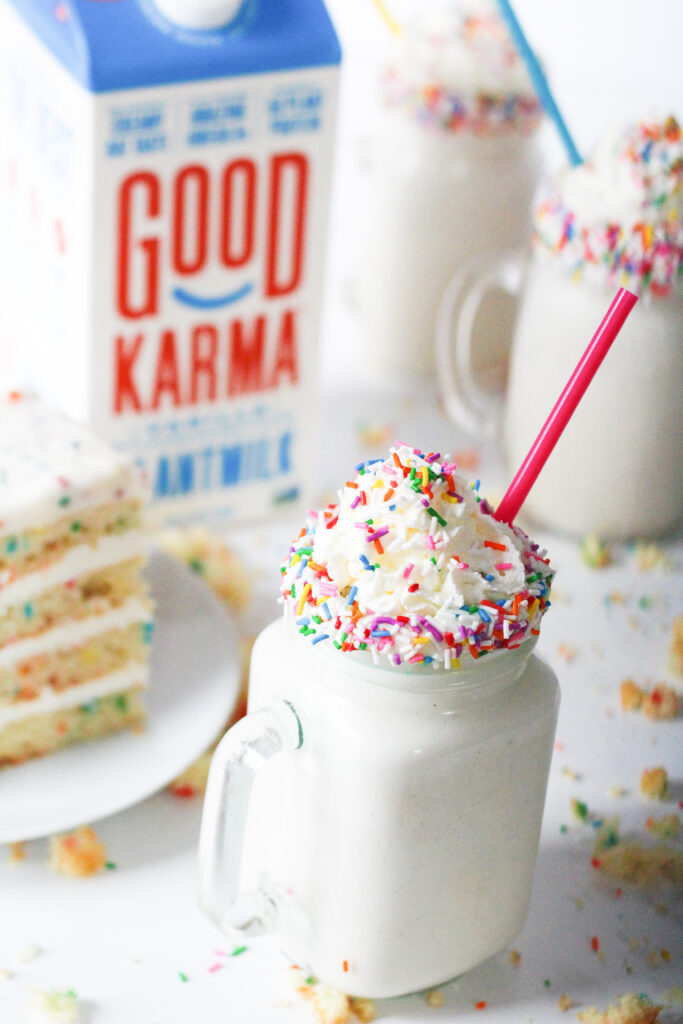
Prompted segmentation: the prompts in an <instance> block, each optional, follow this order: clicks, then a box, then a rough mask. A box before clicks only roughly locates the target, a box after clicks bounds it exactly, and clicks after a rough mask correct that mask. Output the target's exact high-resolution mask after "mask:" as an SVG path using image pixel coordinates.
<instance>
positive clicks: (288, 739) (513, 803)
mask: <svg viewBox="0 0 683 1024" xmlns="http://www.w3.org/2000/svg"><path fill="white" fill-rule="evenodd" d="M534 642H535V641H534V640H533V639H532V640H528V641H525V642H524V643H523V644H522V645H521V646H520V647H519V648H518V649H517V650H509V651H497V652H493V653H490V654H488V655H486V657H481V656H480V658H479V659H478V660H477V661H476V662H475V661H474V660H472V663H471V666H470V667H467V668H465V669H459V670H455V669H453V670H450V671H443V670H440V671H433V669H432V668H431V667H427V666H423V667H422V668H419V667H418V668H417V669H416V668H415V667H411V668H410V669H395V668H393V667H391V666H387V667H380V666H379V665H375V664H373V662H372V658H371V657H370V655H369V654H368V655H364V654H363V653H362V652H360V653H359V652H356V653H355V654H353V655H349V654H343V653H341V652H339V651H337V650H335V649H334V648H333V647H330V648H329V649H325V646H326V645H325V644H322V643H321V644H318V645H316V646H315V647H313V646H312V645H311V644H310V643H309V642H307V640H305V639H304V638H302V637H301V636H299V634H298V632H297V631H296V627H295V625H294V623H293V622H291V621H289V622H288V621H286V620H285V619H281V620H279V621H277V622H275V623H272V624H271V625H270V626H268V627H267V628H266V629H265V630H264V631H263V633H261V635H260V636H259V638H258V639H257V641H256V645H255V647H254V651H253V658H252V669H251V677H250V696H249V714H248V715H247V717H246V718H244V719H242V721H240V722H238V723H237V725H235V726H233V728H232V729H231V730H230V731H229V732H228V733H227V735H226V736H225V737H224V739H223V740H222V741H221V743H220V745H219V747H218V749H217V751H216V754H215V755H214V758H213V761H212V765H211V771H210V775H209V782H208V787H207V793H206V799H205V805H204V815H203V820H202V830H201V839H200V901H201V903H202V906H203V908H204V910H205V911H206V912H207V913H208V914H209V915H210V916H211V917H212V918H213V919H214V920H215V921H216V923H217V924H218V925H219V927H220V928H221V929H223V930H224V931H226V932H227V933H228V934H231V935H233V936H234V937H237V936H241V937H244V935H245V934H248V935H253V934H259V933H262V932H267V931H271V930H274V931H275V932H276V933H277V935H278V938H279V940H280V942H281V945H282V946H283V948H284V950H285V952H286V953H287V955H288V956H289V957H290V958H291V959H292V960H293V961H294V962H295V963H298V964H300V965H301V966H302V967H305V969H306V970H310V971H311V973H313V974H314V975H315V976H316V977H318V978H320V979H321V980H323V981H325V982H327V983H328V984H331V985H334V986H335V987H337V988H339V989H341V990H342V991H344V992H346V993H348V994H350V995H357V996H367V997H376V998H382V997H389V996H396V995H401V994H404V993H406V992H412V991H416V990H418V989H422V988H426V987H429V986H432V985H437V984H439V983H442V982H445V981H447V980H449V979H451V978H453V977H455V976H456V975H459V974H461V973H462V972H463V971H466V970H469V969H470V968H472V967H474V966H476V965H477V964H479V963H481V962H483V961H484V960H485V959H487V958H488V957H490V956H492V955H493V954H494V953H496V952H498V951H500V950H502V949H503V948H505V946H506V945H507V944H508V943H509V942H510V941H511V940H512V939H513V938H514V936H515V935H516V934H517V933H518V932H519V931H520V929H521V927H522V925H523V923H524V919H525V916H526V911H527V906H528V902H529V897H530V892H531V884H532V877H533V871H534V865H535V860H536V854H537V849H538V841H539V832H540V826H541V816H542V812H543V804H544V799H545V790H546V784H547V778H548V769H549V764H550V758H551V753H552V745H553V738H554V733H555V725H556V719H557V711H558V703H559V689H558V685H557V679H556V677H555V675H554V673H553V672H552V670H551V669H550V668H549V667H548V666H547V665H546V664H545V663H544V662H542V661H541V660H540V659H539V658H537V657H536V656H535V655H534V654H533V653H532V650H533V645H534Z"/></svg>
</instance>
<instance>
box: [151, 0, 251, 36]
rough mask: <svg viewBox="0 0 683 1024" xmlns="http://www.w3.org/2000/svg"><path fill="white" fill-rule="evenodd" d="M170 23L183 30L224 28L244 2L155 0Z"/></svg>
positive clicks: (234, 0)
mask: <svg viewBox="0 0 683 1024" xmlns="http://www.w3.org/2000/svg"><path fill="white" fill-rule="evenodd" d="M154 3H155V4H156V6H157V7H158V8H159V10H160V11H161V13H162V14H163V15H165V16H166V17H167V18H168V20H169V21H172V22H173V23H174V24H175V25H179V26H181V27H182V28H193V29H215V28H223V27H224V26H225V25H228V24H230V22H231V21H232V20H233V18H235V16H236V15H237V14H238V12H239V9H240V7H241V6H242V4H243V3H244V0H154Z"/></svg>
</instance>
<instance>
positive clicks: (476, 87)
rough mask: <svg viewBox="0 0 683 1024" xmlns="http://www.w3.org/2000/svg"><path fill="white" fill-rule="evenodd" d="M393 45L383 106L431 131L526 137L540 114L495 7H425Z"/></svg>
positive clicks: (488, 0) (484, 0) (489, 3)
mask: <svg viewBox="0 0 683 1024" xmlns="http://www.w3.org/2000/svg"><path fill="white" fill-rule="evenodd" d="M402 28H403V30H402V31H401V32H400V33H399V34H397V35H396V36H394V37H392V40H391V42H392V49H391V52H390V54H389V56H388V59H387V61H386V64H385V67H384V70H383V74H382V79H381V96H382V101H383V103H384V105H385V106H386V107H388V108H393V109H396V110H399V111H401V112H402V113H404V114H405V115H406V116H409V117H414V118H415V119H416V120H418V121H419V122H420V123H422V124H423V125H425V127H428V128H430V129H434V130H438V131H444V132H461V133H463V132H464V133H470V134H474V135H482V136H489V135H509V134H512V133H516V132H521V133H523V134H528V133H530V132H532V131H534V129H536V128H537V127H538V125H539V122H540V119H541V116H542V110H541V104H540V102H539V100H538V97H537V96H536V94H535V92H534V88H533V85H532V83H531V79H530V78H529V75H528V72H527V70H526V67H525V65H524V62H523V61H522V59H521V58H520V56H519V54H518V53H517V50H516V48H515V46H514V44H513V42H512V39H511V37H510V34H509V32H508V30H507V27H506V25H505V23H504V21H503V19H502V18H501V16H500V13H499V11H498V9H497V6H496V4H495V3H494V2H493V0H478V2H476V0H470V2H469V3H464V4H461V5H458V6H455V7H448V8H446V7H443V8H441V7H436V8H435V7H426V8H425V9H424V10H420V11H419V12H417V13H416V16H415V17H414V18H413V19H412V20H411V21H409V22H407V23H406V24H405V25H404V26H402Z"/></svg>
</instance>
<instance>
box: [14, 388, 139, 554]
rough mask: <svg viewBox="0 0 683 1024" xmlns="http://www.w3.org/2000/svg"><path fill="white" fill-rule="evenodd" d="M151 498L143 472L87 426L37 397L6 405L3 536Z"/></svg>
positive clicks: (21, 399) (18, 400)
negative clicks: (92, 510)
mask: <svg viewBox="0 0 683 1024" xmlns="http://www.w3.org/2000/svg"><path fill="white" fill-rule="evenodd" d="M146 493H147V489H146V486H145V484H144V481H143V477H142V474H141V471H140V470H139V469H138V467H136V466H135V465H133V464H132V463H131V462H130V461H129V459H128V458H126V457H125V456H124V455H121V454H120V453H119V452H117V451H115V450H114V449H113V448H111V447H110V446H109V445H108V444H105V443H104V442H103V441H101V440H100V439H99V438H97V437H95V436H94V435H93V434H92V433H91V432H90V430H88V429H87V428H86V427H84V426H83V425H81V424H78V423H74V422H72V421H71V420H69V419H67V418H66V417H64V416H61V415H60V414H58V413H55V412H52V411H50V410H48V409H46V408H45V407H44V406H43V405H41V403H40V402H39V401H38V400H37V399H35V398H33V397H26V398H20V399H16V400H7V401H3V402H0V521H1V525H0V533H2V534H8V533H9V534H11V533H14V532H19V531H22V530H25V529H27V528H30V527H38V526H44V525H45V524H46V523H50V522H53V521H54V520H56V519H59V518H61V517H62V516H64V515H68V514H69V513H71V512H73V513H78V512H79V511H82V510H83V509H85V508H91V507H93V506H97V505H103V504H107V503H109V502H111V501H121V500H126V499H131V498H133V499H139V500H144V499H145V498H146Z"/></svg>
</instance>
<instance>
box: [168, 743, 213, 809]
mask: <svg viewBox="0 0 683 1024" xmlns="http://www.w3.org/2000/svg"><path fill="white" fill-rule="evenodd" d="M214 749H215V745H214V746H212V747H210V748H209V750H206V751H204V753H203V754H201V756H200V757H198V758H197V760H196V761H193V762H192V764H191V765H190V766H189V767H188V768H186V769H185V771H184V772H181V773H180V775H178V777H177V778H175V779H174V780H173V782H171V783H170V785H169V787H168V788H169V789H170V791H171V793H173V795H174V796H177V797H183V798H190V797H195V796H202V795H203V794H204V792H205V791H206V783H207V780H208V778H209V766H210V765H211V758H212V757H213V752H214Z"/></svg>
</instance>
